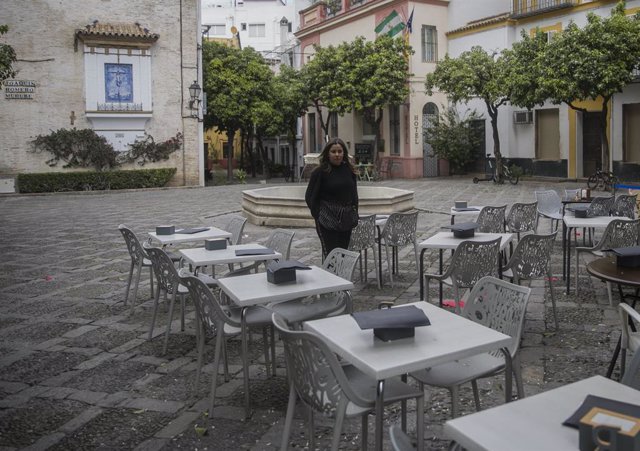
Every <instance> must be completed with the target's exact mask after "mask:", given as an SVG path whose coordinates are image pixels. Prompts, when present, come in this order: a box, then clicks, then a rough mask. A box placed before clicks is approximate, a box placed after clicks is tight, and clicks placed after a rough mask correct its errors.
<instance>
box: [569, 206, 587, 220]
mask: <svg viewBox="0 0 640 451" xmlns="http://www.w3.org/2000/svg"><path fill="white" fill-rule="evenodd" d="M569 211H572V212H573V214H574V215H575V216H576V218H586V217H588V216H589V214H588V213H589V207H588V206H586V207H584V206H583V207H570V208H569Z"/></svg>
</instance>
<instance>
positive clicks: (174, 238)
mask: <svg viewBox="0 0 640 451" xmlns="http://www.w3.org/2000/svg"><path fill="white" fill-rule="evenodd" d="M215 238H231V233H230V232H227V231H226V230H222V229H219V228H217V227H213V226H209V227H208V230H205V231H203V232H198V233H174V234H173V235H158V234H156V232H149V241H151V240H155V241H157V242H159V243H160V244H162V245H163V246H166V245H167V244H178V243H189V242H194V241H202V242H203V243H204V240H209V239H215Z"/></svg>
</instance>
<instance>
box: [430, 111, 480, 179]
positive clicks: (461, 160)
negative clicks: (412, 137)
mask: <svg viewBox="0 0 640 451" xmlns="http://www.w3.org/2000/svg"><path fill="white" fill-rule="evenodd" d="M478 119H480V116H478V114H477V113H476V112H475V111H471V112H469V111H467V113H465V114H464V115H463V116H460V114H459V113H458V111H457V109H456V108H455V106H453V107H450V108H444V107H443V112H442V113H441V114H440V117H439V120H438V121H433V122H432V123H431V124H430V125H429V127H427V129H426V131H425V141H426V142H427V143H429V144H430V145H431V147H432V149H433V153H434V154H436V156H438V158H444V159H445V160H448V161H449V165H450V169H451V171H452V172H453V173H454V174H457V173H463V172H464V167H465V165H467V164H468V163H469V162H471V161H472V160H473V150H474V149H475V148H476V147H477V146H478V144H480V137H479V135H478V133H477V132H476V131H475V130H474V129H473V127H472V126H471V123H472V121H475V120H478Z"/></svg>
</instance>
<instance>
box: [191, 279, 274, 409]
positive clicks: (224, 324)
mask: <svg viewBox="0 0 640 451" xmlns="http://www.w3.org/2000/svg"><path fill="white" fill-rule="evenodd" d="M181 276H182V277H181V278H180V283H181V284H182V285H184V286H185V287H186V289H187V290H188V292H189V296H190V297H191V299H192V300H193V302H194V304H195V306H196V319H197V320H198V325H197V328H196V331H197V333H196V337H198V369H197V372H196V387H197V385H198V383H199V381H200V372H201V369H202V360H203V356H204V342H205V339H206V335H205V331H206V330H207V329H208V330H211V331H212V332H214V333H215V337H216V338H215V339H216V343H215V352H214V357H213V378H212V380H211V395H210V399H209V418H213V409H214V406H215V399H216V388H217V383H218V369H219V367H220V359H221V358H224V376H225V380H226V381H228V380H229V367H228V361H227V352H226V344H227V338H228V337H231V336H235V335H241V339H242V350H241V355H242V368H243V377H244V387H245V415H246V417H247V418H249V416H250V412H251V405H250V398H249V357H248V344H247V334H246V330H245V331H243V329H242V317H241V316H242V309H240V308H238V307H231V306H230V305H222V304H221V303H220V301H219V298H218V296H217V295H216V294H215V293H214V292H213V291H211V289H210V288H209V287H207V285H206V284H205V283H204V282H202V281H201V280H200V279H198V278H197V277H193V276H190V275H186V276H185V274H184V273H183V272H181ZM244 321H245V324H246V328H261V329H262V336H263V338H264V359H265V365H266V366H267V371H268V366H269V362H271V365H272V366H273V367H275V343H274V341H273V340H272V341H271V358H269V351H268V346H267V328H271V327H272V324H271V312H270V311H269V310H267V309H265V308H262V307H259V306H257V307H249V308H247V309H246V311H245V319H244ZM246 328H245V329H246ZM243 332H244V333H243Z"/></svg>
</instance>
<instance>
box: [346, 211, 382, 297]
mask: <svg viewBox="0 0 640 451" xmlns="http://www.w3.org/2000/svg"><path fill="white" fill-rule="evenodd" d="M376 248H377V246H376V215H370V216H363V217H361V218H360V220H359V221H358V225H357V226H356V227H355V228H354V229H353V230H352V231H351V240H350V241H349V250H350V251H354V252H358V253H359V254H360V280H361V281H365V282H366V281H367V272H368V271H367V251H368V250H369V249H371V250H372V251H373V265H374V268H376V280H377V281H378V288H380V277H379V275H378V271H377V268H378V258H380V256H379V255H378V251H377V249H376ZM363 251H364V258H362V252H363ZM363 261H364V276H363V271H362V266H363V265H362V263H363Z"/></svg>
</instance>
